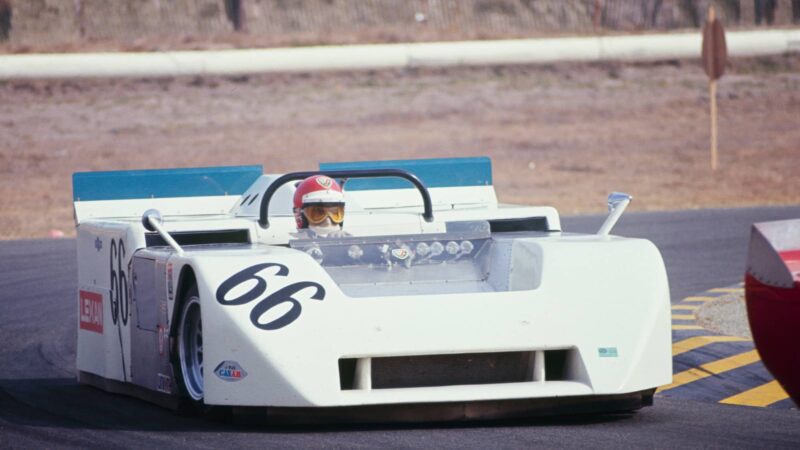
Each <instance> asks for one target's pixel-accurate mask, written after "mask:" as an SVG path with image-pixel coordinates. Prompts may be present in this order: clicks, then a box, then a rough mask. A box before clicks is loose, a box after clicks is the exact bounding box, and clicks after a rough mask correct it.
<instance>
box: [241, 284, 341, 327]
mask: <svg viewBox="0 0 800 450" xmlns="http://www.w3.org/2000/svg"><path fill="white" fill-rule="evenodd" d="M306 288H314V289H315V291H314V294H313V295H312V296H311V297H310V298H312V299H314V300H322V299H324V298H325V288H323V287H322V286H321V285H319V284H317V283H314V282H313V281H302V282H300V283H294V284H290V285H289V286H286V287H285V288H282V289H279V290H277V291H275V292H274V293H272V294H270V295H269V297H267V298H265V299H264V300H261V301H260V302H258V304H257V305H256V306H255V307H254V308H253V311H252V312H251V313H250V322H253V325H255V326H256V328H260V329H262V330H277V329H279V328H283V327H285V326H286V325H289V324H290V323H292V322H294V321H295V320H297V318H298V317H300V312H301V311H302V310H303V307H302V306H300V302H299V301H297V299H295V298H294V297H292V296H293V295H294V294H296V293H298V292H300V291H302V290H303V289H306ZM287 302H288V303H290V304H291V305H292V307H291V308H290V309H289V311H286V313H285V314H284V315H282V316H280V317H278V318H277V319H274V320H272V321H270V322H267V323H261V322H259V320H258V319H260V318H261V316H262V315H263V314H264V313H266V312H267V311H269V310H270V309H272V308H274V307H276V306H278V305H280V304H282V303H287Z"/></svg>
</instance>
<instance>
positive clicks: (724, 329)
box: [697, 293, 753, 339]
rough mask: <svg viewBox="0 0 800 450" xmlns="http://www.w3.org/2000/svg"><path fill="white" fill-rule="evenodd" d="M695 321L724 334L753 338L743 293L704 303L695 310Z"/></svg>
mask: <svg viewBox="0 0 800 450" xmlns="http://www.w3.org/2000/svg"><path fill="white" fill-rule="evenodd" d="M697 323H698V324H699V325H701V326H702V327H703V328H705V329H707V330H711V331H714V332H717V333H720V334H724V335H726V336H739V337H743V338H747V339H753V335H752V334H750V324H749V323H748V322H747V307H746V306H745V301H744V294H743V293H736V294H729V295H725V296H722V297H720V298H719V299H717V300H713V301H710V302H707V303H705V304H704V305H703V306H702V307H700V309H699V310H698V311H697Z"/></svg>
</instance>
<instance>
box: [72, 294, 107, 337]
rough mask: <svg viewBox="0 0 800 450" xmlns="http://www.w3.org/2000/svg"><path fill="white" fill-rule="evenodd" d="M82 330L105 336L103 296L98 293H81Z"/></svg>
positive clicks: (79, 295)
mask: <svg viewBox="0 0 800 450" xmlns="http://www.w3.org/2000/svg"><path fill="white" fill-rule="evenodd" d="M78 297H79V302H80V306H79V307H80V318H81V324H80V327H81V330H87V331H94V332H95V333H100V334H103V295H102V294H98V293H96V292H89V291H80V292H79V293H78Z"/></svg>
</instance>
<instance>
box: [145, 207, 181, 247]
mask: <svg viewBox="0 0 800 450" xmlns="http://www.w3.org/2000/svg"><path fill="white" fill-rule="evenodd" d="M163 223H164V219H162V218H161V213H160V212H158V210H156V209H148V210H147V211H145V212H144V214H142V225H143V226H144V228H145V230H147V231H156V232H158V234H160V235H161V237H162V238H164V241H165V242H166V243H167V244H169V246H170V247H172V248H173V249H175V251H176V252H177V253H178V254H179V255H181V254H183V249H182V248H181V246H180V245H178V243H177V242H175V239H173V238H172V236H170V234H169V232H167V230H166V229H165V228H164V225H163Z"/></svg>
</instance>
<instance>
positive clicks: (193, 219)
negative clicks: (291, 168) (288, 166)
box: [75, 175, 672, 407]
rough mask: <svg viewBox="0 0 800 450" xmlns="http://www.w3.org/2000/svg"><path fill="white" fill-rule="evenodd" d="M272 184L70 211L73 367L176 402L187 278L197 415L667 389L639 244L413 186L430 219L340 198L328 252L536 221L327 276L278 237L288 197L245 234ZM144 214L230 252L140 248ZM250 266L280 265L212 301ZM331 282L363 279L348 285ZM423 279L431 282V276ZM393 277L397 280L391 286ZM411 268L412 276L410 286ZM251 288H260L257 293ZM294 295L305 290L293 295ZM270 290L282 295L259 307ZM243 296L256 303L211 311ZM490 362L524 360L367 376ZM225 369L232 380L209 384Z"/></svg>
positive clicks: (650, 278) (648, 249) (663, 308)
mask: <svg viewBox="0 0 800 450" xmlns="http://www.w3.org/2000/svg"><path fill="white" fill-rule="evenodd" d="M275 178H276V176H274V175H264V176H262V177H261V178H259V179H258V180H257V181H256V182H255V183H254V184H253V186H252V187H251V188H250V189H248V190H247V191H246V192H244V193H243V194H242V195H228V196H218V197H188V198H166V199H163V198H162V199H129V200H102V201H76V204H75V211H76V222H77V228H78V263H79V264H78V277H79V290H80V293H79V309H80V314H79V323H78V326H79V329H78V355H77V368H78V370H79V371H80V372H81V373H86V374H92V375H96V376H98V377H101V378H103V379H108V380H115V381H119V382H125V383H132V384H135V385H139V386H141V387H143V388H145V389H149V390H155V391H160V392H162V393H164V394H169V395H173V396H174V395H177V393H178V390H177V389H176V386H175V377H174V374H173V373H172V366H171V364H170V360H171V359H172V358H174V357H175V356H174V334H175V323H176V321H177V320H178V317H177V313H178V312H179V309H180V305H179V302H180V301H181V298H180V293H181V292H182V289H183V287H182V286H181V283H182V282H185V281H186V279H188V278H183V275H186V274H187V273H188V272H187V271H188V270H190V271H191V272H192V273H193V274H194V279H195V280H196V284H197V289H198V293H199V298H200V302H201V311H202V324H203V325H202V327H203V328H202V333H203V359H204V361H205V362H204V367H205V372H204V373H205V375H204V386H203V388H204V398H203V402H204V403H205V404H207V405H239V406H286V407H309V406H312V407H323V406H346V405H371V404H397V403H435V402H453V401H478V400H497V399H530V398H552V397H564V396H587V395H590V396H591V395H616V394H626V393H632V392H639V391H644V390H648V389H653V388H655V387H657V386H660V385H663V384H667V383H669V382H670V381H671V376H672V367H671V336H670V306H669V289H668V284H667V277H666V273H665V270H664V266H663V262H662V259H661V256H660V254H659V252H658V250H657V249H656V248H655V246H654V245H653V244H652V243H650V242H649V241H646V240H642V239H627V238H621V237H616V236H600V235H577V234H567V233H562V232H561V231H560V223H559V220H558V215H557V213H556V211H555V210H554V209H552V208H549V207H517V206H509V205H499V204H498V203H497V200H496V197H495V193H494V189H493V187H492V186H491V185H489V186H474V187H442V188H432V189H430V192H431V197H432V199H433V204H434V213H435V220H434V221H433V222H430V223H428V222H425V221H424V220H423V219H422V218H421V215H420V212H421V211H422V208H421V206H420V205H421V202H420V200H419V194H418V193H417V191H416V190H413V189H401V190H373V191H353V192H348V191H347V190H346V188H345V191H346V198H347V217H346V221H345V227H344V229H345V230H346V231H348V232H349V233H350V234H352V235H353V238H349V239H350V240H348V238H345V239H344V240H343V244H342V245H343V246H345V247H346V246H349V245H353V242H358V244H359V245H360V246H362V247H364V248H365V249H370V248H372V247H371V246H372V245H373V243H375V244H374V245H375V246H378V247H379V246H380V245H383V244H382V243H383V242H388V243H389V244H387V245H390V246H391V247H392V248H393V249H394V248H397V249H398V250H397V252H398V255H401V256H402V255H404V253H403V252H402V250H401V247H403V245H405V243H406V242H409V243H410V244H409V245H407V246H406V247H405V248H411V249H412V250H413V248H414V245H416V244H415V243H416V242H418V241H420V240H425V239H426V236H428V237H431V239H434V240H435V239H441V240H442V243H445V241H447V240H448V239H449V238H450V237H452V236H456V235H458V236H460V237H463V236H465V235H464V234H463V233H461V234H460V235H459V234H458V233H455V234H452V233H451V232H450V231H448V227H449V225H448V223H450V222H464V221H477V222H476V223H478V224H480V223H481V221H489V220H494V219H510V218H530V217H539V218H544V219H546V221H547V222H546V223H547V224H548V226H547V230H546V231H524V232H507V233H502V232H492V233H488V231H486V230H488V228H487V229H486V230H484V235H482V236H481V235H479V234H480V233H479V234H474V233H473V234H472V235H471V236H473V237H474V236H477V237H476V238H475V239H473V240H472V241H471V242H475V243H476V245H481V244H482V243H483V245H484V247H481V249H482V250H481V252H483V253H481V254H480V255H475V256H474V258H475V259H474V261H473V260H469V261H467V259H468V258H470V257H472V256H470V255H467V256H464V258H463V259H460V260H458V261H456V260H457V259H458V258H455V257H453V258H451V260H449V261H443V262H437V263H435V264H434V263H429V264H428V265H427V266H425V267H424V268H414V266H412V265H408V266H405V265H403V263H401V261H395V262H394V266H392V264H388V263H387V264H388V265H387V266H380V265H368V264H366V263H365V264H364V265H362V266H360V267H357V268H352V269H348V268H347V267H344V268H342V267H338V266H337V267H333V268H331V267H327V266H325V265H324V264H320V263H318V262H317V261H315V259H314V258H312V256H311V255H310V254H309V253H308V252H306V251H303V249H302V248H298V247H297V246H295V245H294V244H292V243H291V242H290V241H291V240H292V239H293V235H292V233H293V232H295V231H296V230H295V229H294V219H293V218H292V216H291V209H290V205H291V203H290V199H291V194H292V190H293V187H292V186H291V185H290V184H287V185H286V186H284V187H283V188H281V189H280V190H279V191H278V193H277V194H276V195H275V197H274V198H273V199H272V203H271V205H273V206H272V207H270V224H271V226H270V228H269V229H266V230H264V229H262V228H261V227H260V226H259V224H258V221H257V220H258V204H259V201H255V202H253V203H251V204H249V205H247V204H246V203H247V201H246V200H247V197H248V196H251V195H255V194H260V193H263V192H264V189H265V188H266V187H267V186H268V185H269V184H270V183H271V182H272V181H274V179H275ZM243 200H244V201H243ZM259 200H260V198H259ZM153 207H155V208H158V209H159V211H160V212H161V213H162V215H163V217H164V221H163V226H164V228H166V229H167V230H168V231H169V232H170V233H171V234H180V232H198V231H214V230H246V231H247V236H248V237H247V242H242V243H225V244H213V243H212V244H205V245H187V244H183V247H182V248H183V252H182V253H181V254H179V253H178V252H176V251H175V250H174V249H173V248H171V247H169V246H166V245H165V244H164V243H161V244H159V245H151V246H149V247H148V245H147V238H146V234H148V233H149V234H151V235H154V233H150V232H148V231H147V230H146V229H145V228H144V226H143V225H142V221H141V215H142V213H143V212H144V211H145V210H147V209H150V208H153ZM483 223H486V222H483ZM381 236H384V237H385V236H391V239H388V240H387V239H386V238H382V237H381ZM373 239H375V240H374V241H373ZM453 239H455V241H456V242H457V243H459V242H461V241H462V240H464V239H456V237H453ZM465 239H467V238H465ZM469 239H471V238H469ZM469 239H467V240H469ZM287 244H289V245H287ZM323 245H325V243H323ZM122 247H124V249H122ZM345 247H343V248H345ZM378 247H375V248H378ZM323 250H325V251H328V248H327V247H323ZM459 251H460V250H459ZM420 259H422V258H421V257H420ZM479 259H480V260H479ZM267 263H272V264H280V265H282V266H283V267H284V268H285V269H286V270H285V273H284V274H280V273H279V268H278V267H265V268H263V269H252V270H251V273H249V274H246V275H245V276H244V278H242V279H241V280H239V281H238V282H234V283H233V284H232V285H231V286H227V287H229V288H230V289H227V291H226V289H224V286H223V284H224V283H225V282H226V280H229V279H231V278H232V277H233V276H234V275H235V274H237V273H240V272H242V271H246V270H247V269H248V268H252V267H258V266H259V265H264V264H267ZM354 264H355V263H354ZM448 264H449V266H448ZM451 267H452V269H450V268H451ZM456 267H462V268H463V269H457V268H456ZM473 269H475V270H478V271H479V272H480V273H479V274H478V275H477V276H475V277H473V278H469V277H471V276H472V275H469V276H466V275H465V277H466V278H464V280H462V281H458V280H455V279H454V278H452V277H450V275H447V273H448V272H447V271H448V270H453V271H458V272H457V274H458V276H461V275H463V274H471V273H472V272H471V271H473ZM415 270H416V272H415ZM348 271H352V273H356V272H358V271H360V272H358V273H365V274H367V276H366V277H363V279H361V278H359V280H358V281H355V282H354V281H353V280H352V279H349V278H348V276H349V275H348V274H349V273H350V272H348ZM370 271H372V272H370ZM404 271H405V272H404ZM437 271H444V272H442V273H445V275H443V276H442V277H439V278H437V276H436V275H435V273H436V272H437ZM406 273H408V274H412V275H408V279H407V280H405V281H403V280H404V278H403V277H404V276H406V275H404V274H406ZM417 273H419V274H422V275H424V277H427V278H425V279H426V280H427V281H419V280H417V279H415V278H414V277H416V276H417V275H413V274H417ZM454 273H456V272H454ZM370 274H372V275H370ZM258 278H260V279H263V280H264V281H265V282H266V287H265V288H264V289H261V288H260V285H259V283H260V282H259V281H258ZM295 283H312V284H314V286H306V287H305V288H302V289H297V290H294V291H293V290H292V288H291V286H292V285H295ZM229 284H230V282H229ZM284 288H286V290H284V291H282V292H283V293H284V297H283V298H274V296H273V297H270V296H272V295H273V294H275V293H276V292H279V291H281V290H282V289H284ZM320 288H321V289H320ZM259 290H261V292H255V291H259ZM322 290H324V293H322ZM249 291H254V292H255V293H258V294H259V295H256V296H255V298H253V299H252V300H250V301H248V302H245V303H242V304H229V303H230V302H232V301H233V300H235V299H236V298H237V297H240V296H242V295H246V294H247V293H248V292H249ZM220 293H222V297H220ZM279 295H280V294H279ZM315 296H316V297H322V298H318V299H315V298H313V297H315ZM220 298H222V300H220ZM114 305H116V306H114ZM257 308H260V310H259V311H256V312H255V313H254V310H256V309H257ZM296 308H299V314H298V315H296V317H295V318H294V319H293V320H291V321H289V323H286V324H282V326H280V327H276V328H273V329H263V327H265V326H268V325H269V324H276V323H279V324H280V323H282V322H281V321H284V322H285V321H286V320H285V319H286V318H287V317H290V316H292V315H293V314H294V312H297V310H296ZM256 324H261V325H262V328H259V327H258V326H256ZM265 324H266V325H265ZM171 336H173V338H171ZM551 350H556V351H560V352H561V353H560V357H561V358H564V360H560V361H559V362H558V364H559V366H560V368H559V371H558V373H556V372H548V371H546V369H545V360H546V354H545V352H546V351H551ZM503 352H521V353H520V354H522V355H523V357H528V356H529V357H530V362H529V365H528V369H527V370H528V373H526V374H524V375H523V376H522V378H519V379H513V380H510V381H509V380H505V381H503V382H496V383H488V384H485V383H484V384H476V383H470V384H453V385H436V386H427V385H425V386H413V382H412V386H410V387H381V386H377V385H376V384H375V383H376V382H374V381H373V380H377V378H373V377H377V375H375V374H376V373H377V372H376V371H377V370H379V366H377V365H374V364H375V362H376V361H382V360H381V358H388V357H415V356H422V355H455V354H484V353H485V354H493V353H503ZM524 355H528V356H524ZM547 358H549V357H547ZM344 360H347V361H351V362H352V363H354V364H355V369H354V371H353V372H351V375H352V376H353V378H354V379H353V380H352V385H347V386H346V385H345V384H347V383H345V381H343V377H344V375H343V373H344V372H342V370H350V369H342V367H343V366H342V364H343V363H342V361H344ZM398 361H399V363H400V364H401V366H402V360H395V361H394V364H397V363H398ZM547 361H551V360H550V359H548V360H547ZM232 362H233V363H235V364H234V366H233V368H234V369H236V370H240V371H241V373H239V374H238V376H233V377H224V376H219V375H217V373H216V371H214V370H215V369H218V368H219V367H220V366H222V365H225V364H228V366H230V363H232ZM548 363H549V364H551V365H552V364H555V363H553V362H548ZM391 367H397V366H391ZM384 370H386V369H384ZM409 370H412V369H411V368H410V369H409ZM453 370H457V367H456V368H454V369H453ZM548 370H549V369H548ZM348 376H349V375H348ZM412 378H413V377H412ZM456 378H457V377H456ZM348 383H349V382H348ZM391 383H392V382H390V383H389V384H391ZM423 384H424V383H423Z"/></svg>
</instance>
